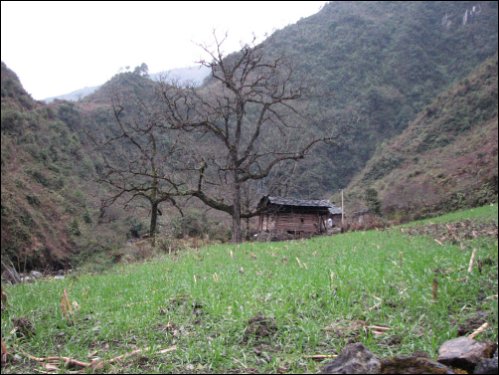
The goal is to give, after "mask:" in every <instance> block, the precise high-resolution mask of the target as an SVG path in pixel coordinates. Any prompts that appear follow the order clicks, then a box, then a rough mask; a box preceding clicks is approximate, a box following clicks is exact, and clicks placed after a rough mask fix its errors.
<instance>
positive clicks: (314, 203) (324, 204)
mask: <svg viewBox="0 0 499 375" xmlns="http://www.w3.org/2000/svg"><path fill="white" fill-rule="evenodd" d="M262 204H274V205H278V206H293V207H317V208H327V209H328V210H329V212H330V213H331V214H333V215H334V214H341V208H339V207H336V206H335V205H334V204H332V203H331V202H330V201H328V200H326V199H298V198H283V197H271V196H265V197H263V198H262V199H261V200H260V205H262Z"/></svg>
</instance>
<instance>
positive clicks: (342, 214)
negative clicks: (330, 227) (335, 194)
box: [341, 189, 345, 228]
mask: <svg viewBox="0 0 499 375" xmlns="http://www.w3.org/2000/svg"><path fill="white" fill-rule="evenodd" d="M344 212H345V211H344V208H343V189H341V227H342V228H343V223H344V221H345V213H344Z"/></svg>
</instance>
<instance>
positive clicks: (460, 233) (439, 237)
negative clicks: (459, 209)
mask: <svg viewBox="0 0 499 375" xmlns="http://www.w3.org/2000/svg"><path fill="white" fill-rule="evenodd" d="M400 231H401V232H402V233H406V234H409V235H411V236H415V235H426V236H430V237H432V238H433V239H434V240H435V241H436V242H437V243H443V242H450V243H453V244H459V243H461V242H463V241H464V240H470V239H473V238H477V237H494V238H497V224H496V223H481V222H476V221H472V220H464V221H459V222H456V223H448V224H429V225H424V226H417V227H412V228H401V229H400Z"/></svg>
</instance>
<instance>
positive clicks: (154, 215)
mask: <svg viewBox="0 0 499 375" xmlns="http://www.w3.org/2000/svg"><path fill="white" fill-rule="evenodd" d="M158 204H159V203H157V202H153V203H151V225H150V226H149V238H150V239H151V244H152V245H153V246H154V245H155V243H156V225H157V222H158Z"/></svg>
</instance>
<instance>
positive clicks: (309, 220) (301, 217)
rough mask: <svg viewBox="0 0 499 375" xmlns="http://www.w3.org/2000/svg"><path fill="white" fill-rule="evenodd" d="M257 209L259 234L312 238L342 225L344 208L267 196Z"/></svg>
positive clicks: (304, 200)
mask: <svg viewBox="0 0 499 375" xmlns="http://www.w3.org/2000/svg"><path fill="white" fill-rule="evenodd" d="M258 209H259V210H260V217H259V223H258V228H259V231H260V232H269V233H275V234H293V235H297V236H309V235H313V234H321V233H327V232H328V231H329V230H330V229H331V228H332V227H333V226H336V225H339V224H340V223H341V208H339V207H336V206H335V205H334V204H332V203H331V202H329V201H328V200H312V199H296V198H283V197H271V196H265V197H263V198H262V199H261V200H260V202H259V203H258Z"/></svg>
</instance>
